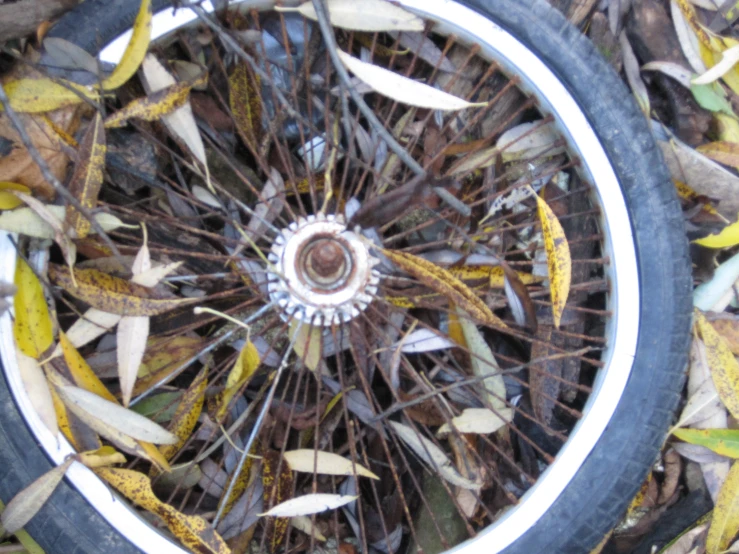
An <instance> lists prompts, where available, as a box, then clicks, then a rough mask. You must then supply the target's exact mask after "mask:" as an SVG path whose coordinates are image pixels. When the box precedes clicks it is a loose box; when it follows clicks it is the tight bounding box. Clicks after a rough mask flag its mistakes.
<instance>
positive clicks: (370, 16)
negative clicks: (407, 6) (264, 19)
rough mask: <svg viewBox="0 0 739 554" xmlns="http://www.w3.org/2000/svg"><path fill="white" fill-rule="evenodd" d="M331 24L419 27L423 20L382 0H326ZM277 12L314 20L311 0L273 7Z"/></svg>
mask: <svg viewBox="0 0 739 554" xmlns="http://www.w3.org/2000/svg"><path fill="white" fill-rule="evenodd" d="M325 6H326V8H327V9H328V13H329V19H331V25H333V26H335V27H339V28H341V29H350V30H353V31H393V30H394V31H423V28H424V25H423V20H422V19H421V18H419V17H417V16H415V15H413V14H412V13H410V12H408V11H406V10H404V9H403V8H401V7H399V6H396V5H395V4H391V3H390V2H386V1H385V0H362V1H361V2H357V1H356V0H327V1H326V3H325ZM275 10H276V11H279V12H298V13H300V14H301V15H302V16H303V17H307V18H308V19H312V20H313V21H318V15H317V14H316V10H315V9H314V7H313V4H312V3H311V2H304V3H303V4H301V5H300V6H298V7H297V8H283V7H276V8H275Z"/></svg>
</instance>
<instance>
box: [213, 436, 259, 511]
mask: <svg viewBox="0 0 739 554" xmlns="http://www.w3.org/2000/svg"><path fill="white" fill-rule="evenodd" d="M256 447H257V441H255V442H254V444H252V447H251V450H250V451H249V455H248V456H247V457H246V460H244V465H243V466H241V471H240V472H239V474H238V475H237V476H236V477H235V479H236V483H234V487H233V489H232V490H231V496H229V497H228V500H226V499H225V497H226V492H228V487H229V486H230V485H227V486H225V487H223V492H222V493H221V498H220V499H219V500H218V504H219V505H221V504H225V505H224V507H223V514H224V515H225V514H227V513H229V512H230V511H231V509H232V508H233V507H234V504H236V502H237V501H238V500H239V498H241V495H242V494H244V491H245V490H246V487H248V486H249V482H250V481H251V466H252V464H253V463H254V456H252V454H254V452H255V450H256Z"/></svg>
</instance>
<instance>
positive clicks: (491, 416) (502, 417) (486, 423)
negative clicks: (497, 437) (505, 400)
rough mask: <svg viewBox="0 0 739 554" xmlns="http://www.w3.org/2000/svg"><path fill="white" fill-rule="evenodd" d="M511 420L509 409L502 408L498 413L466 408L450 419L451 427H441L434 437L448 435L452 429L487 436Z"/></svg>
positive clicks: (483, 409)
mask: <svg viewBox="0 0 739 554" xmlns="http://www.w3.org/2000/svg"><path fill="white" fill-rule="evenodd" d="M512 420H513V410H512V409H511V408H503V409H502V410H500V412H499V413H495V412H494V411H493V410H490V409H488V408H466V409H465V410H464V411H463V412H462V414H461V415H458V416H456V417H453V418H452V421H451V423H452V424H451V426H450V425H449V424H448V423H445V424H444V425H442V426H441V427H440V428H439V430H438V431H437V432H436V436H437V437H443V436H446V435H448V434H449V433H451V432H452V427H454V428H455V429H456V430H457V431H458V432H460V433H474V434H478V435H489V434H490V433H495V432H496V431H497V430H498V429H501V428H502V427H504V426H505V425H506V424H507V423H508V422H509V421H512Z"/></svg>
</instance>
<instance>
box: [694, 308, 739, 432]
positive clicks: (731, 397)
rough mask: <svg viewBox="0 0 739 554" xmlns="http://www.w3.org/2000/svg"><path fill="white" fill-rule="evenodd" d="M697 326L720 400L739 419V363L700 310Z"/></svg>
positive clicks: (696, 312) (697, 312)
mask: <svg viewBox="0 0 739 554" xmlns="http://www.w3.org/2000/svg"><path fill="white" fill-rule="evenodd" d="M695 326H696V328H697V329H698V332H699V333H700V335H701V338H702V339H703V343H704V344H705V345H706V359H707V361H708V367H709V368H710V369H711V377H712V378H713V383H714V384H715V385H716V390H717V391H718V395H719V398H721V401H722V402H723V403H724V406H726V409H727V410H729V413H731V415H733V416H734V417H735V418H739V363H737V361H736V358H735V357H734V355H733V354H732V353H731V350H730V349H729V347H728V346H727V344H726V341H724V339H723V338H721V336H720V335H719V334H718V333H717V332H716V330H715V329H714V328H713V327H712V326H711V324H710V323H708V321H707V320H706V318H705V316H704V315H703V314H702V313H701V312H699V311H698V310H695Z"/></svg>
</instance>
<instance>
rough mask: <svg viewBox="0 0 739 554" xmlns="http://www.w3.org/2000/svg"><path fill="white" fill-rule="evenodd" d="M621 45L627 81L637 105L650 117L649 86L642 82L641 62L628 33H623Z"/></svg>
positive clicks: (620, 37)
mask: <svg viewBox="0 0 739 554" xmlns="http://www.w3.org/2000/svg"><path fill="white" fill-rule="evenodd" d="M619 44H620V45H621V52H622V53H623V60H624V73H625V74H626V80H627V81H628V83H629V86H630V87H631V92H632V93H633V94H634V98H635V99H636V102H637V104H639V107H640V108H641V111H642V112H643V113H644V115H645V116H646V117H649V116H650V113H651V107H650V104H649V93H648V92H647V85H645V84H644V81H642V78H641V75H640V72H639V60H637V59H636V55H635V54H634V51H633V50H632V48H631V44H630V43H629V39H628V37H627V36H626V33H621V35H620V36H619Z"/></svg>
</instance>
